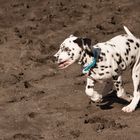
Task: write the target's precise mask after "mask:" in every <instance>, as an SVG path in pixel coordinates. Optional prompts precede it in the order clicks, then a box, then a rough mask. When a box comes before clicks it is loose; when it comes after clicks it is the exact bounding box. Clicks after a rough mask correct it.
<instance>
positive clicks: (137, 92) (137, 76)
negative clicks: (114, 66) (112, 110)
mask: <svg viewBox="0 0 140 140" xmlns="http://www.w3.org/2000/svg"><path fill="white" fill-rule="evenodd" d="M132 80H133V85H134V92H133V95H134V97H133V99H132V101H131V103H130V104H129V105H127V106H126V107H123V108H122V110H123V111H124V112H132V111H134V110H135V108H136V107H137V104H138V103H139V100H140V58H139V60H138V61H137V63H135V65H134V67H133V70H132Z"/></svg>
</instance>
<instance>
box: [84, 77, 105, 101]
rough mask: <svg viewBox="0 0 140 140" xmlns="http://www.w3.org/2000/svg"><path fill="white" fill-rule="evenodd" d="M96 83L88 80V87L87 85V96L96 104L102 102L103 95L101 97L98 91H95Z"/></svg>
mask: <svg viewBox="0 0 140 140" xmlns="http://www.w3.org/2000/svg"><path fill="white" fill-rule="evenodd" d="M94 84H95V81H94V80H92V79H90V78H87V85H86V90H85V92H86V94H87V95H88V96H89V97H90V98H91V100H92V101H94V102H101V101H102V95H100V94H99V93H98V92H97V91H95V90H94Z"/></svg>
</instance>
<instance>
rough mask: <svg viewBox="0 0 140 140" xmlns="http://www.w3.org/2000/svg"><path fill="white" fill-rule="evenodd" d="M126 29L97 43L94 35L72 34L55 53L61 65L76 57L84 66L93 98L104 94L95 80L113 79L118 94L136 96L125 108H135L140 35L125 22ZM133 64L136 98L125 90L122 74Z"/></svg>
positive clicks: (139, 90) (139, 80)
mask: <svg viewBox="0 0 140 140" xmlns="http://www.w3.org/2000/svg"><path fill="white" fill-rule="evenodd" d="M124 30H125V32H126V34H122V35H118V36H116V37H113V38H112V39H110V40H108V41H106V42H103V43H97V44H96V45H93V46H92V45H91V40H90V39H88V38H79V37H76V36H73V35H71V36H69V37H68V38H67V39H65V40H64V42H63V43H62V44H61V45H60V49H59V51H58V52H57V53H56V54H55V55H54V56H55V58H56V59H57V63H58V66H59V68H60V69H64V68H67V67H68V66H70V65H71V64H73V63H74V62H76V61H77V62H79V63H80V64H81V65H82V66H83V73H85V74H86V75H87V85H86V90H85V92H86V94H87V95H88V96H89V97H90V98H91V100H92V101H95V102H96V101H100V100H101V99H102V95H100V94H99V93H98V92H97V91H95V89H94V85H95V83H96V82H100V81H106V80H110V79H111V80H112V81H113V83H114V86H115V88H116V90H117V96H118V97H120V98H123V99H125V100H127V101H129V102H130V101H131V100H132V101H131V102H130V104H129V105H127V106H125V107H123V108H122V110H123V111H124V112H132V111H134V110H135V109H136V107H137V104H138V102H139V100H140V39H138V38H136V37H135V36H134V35H133V34H132V33H131V32H130V31H129V30H128V28H127V27H125V26H124ZM130 68H131V69H132V80H133V85H134V92H133V98H131V97H129V96H128V95H127V94H126V92H125V91H124V88H123V84H122V77H121V74H122V72H123V71H125V70H126V69H130Z"/></svg>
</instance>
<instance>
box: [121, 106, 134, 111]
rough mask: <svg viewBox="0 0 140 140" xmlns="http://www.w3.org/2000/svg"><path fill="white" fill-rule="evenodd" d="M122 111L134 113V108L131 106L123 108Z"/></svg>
mask: <svg viewBox="0 0 140 140" xmlns="http://www.w3.org/2000/svg"><path fill="white" fill-rule="evenodd" d="M122 110H123V111H124V112H127V113H130V112H133V111H135V107H133V106H132V105H128V106H125V107H123V108H122Z"/></svg>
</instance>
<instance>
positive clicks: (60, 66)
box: [58, 60, 71, 69]
mask: <svg viewBox="0 0 140 140" xmlns="http://www.w3.org/2000/svg"><path fill="white" fill-rule="evenodd" d="M70 64H71V63H70V61H68V60H66V61H63V62H60V63H59V64H58V67H59V69H64V68H66V67H68V66H69V65H70Z"/></svg>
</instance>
